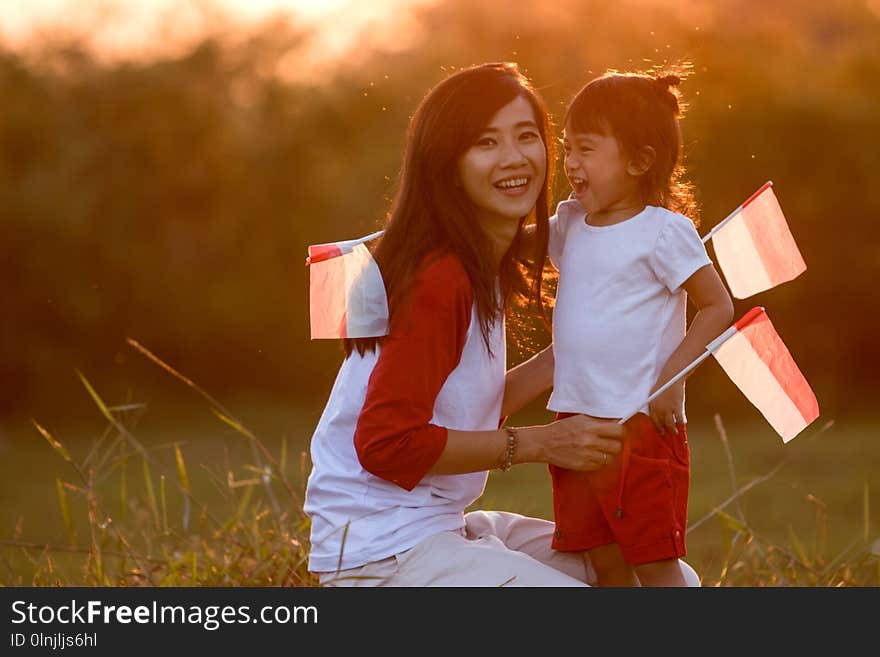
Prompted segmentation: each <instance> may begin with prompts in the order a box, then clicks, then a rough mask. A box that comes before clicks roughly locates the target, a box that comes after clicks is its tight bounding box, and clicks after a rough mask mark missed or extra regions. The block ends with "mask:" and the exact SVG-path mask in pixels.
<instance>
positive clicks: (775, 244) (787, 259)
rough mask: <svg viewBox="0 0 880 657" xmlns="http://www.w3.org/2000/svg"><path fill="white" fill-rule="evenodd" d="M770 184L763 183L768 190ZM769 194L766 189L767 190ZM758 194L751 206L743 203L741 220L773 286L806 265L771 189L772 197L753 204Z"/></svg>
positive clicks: (798, 271) (788, 278)
mask: <svg viewBox="0 0 880 657" xmlns="http://www.w3.org/2000/svg"><path fill="white" fill-rule="evenodd" d="M768 188H769V185H765V186H764V188H763V189H764V190H767V189H768ZM765 193H766V192H765ZM758 196H759V194H755V195H754V196H752V198H750V199H749V202H750V206H748V207H746V206H745V205H744V206H743V209H742V219H743V221H744V222H745V226H746V228H747V229H748V231H749V234H750V235H751V236H752V242H753V243H754V245H755V250H756V251H757V252H758V256H759V257H760V258H761V263H762V264H763V265H764V270H765V271H766V272H767V276H768V277H769V278H770V282H771V283H773V285H778V284H779V283H783V282H785V281H790V280H791V279H792V278H794V277H795V276H797V275H798V274H799V273H800V272H802V271H803V270H804V269H805V268H806V265H805V264H804V261H803V258H802V257H801V255H800V251H798V248H797V244H795V241H794V237H792V235H791V232H790V231H789V230H788V226H787V225H786V222H785V216H784V215H783V214H782V208H781V207H779V201H777V200H776V197H775V196H774V195H773V192H772V191H771V192H769V196H767V197H766V198H764V199H762V200H761V203H759V204H752V203H753V202H754V200H755V199H757V198H758Z"/></svg>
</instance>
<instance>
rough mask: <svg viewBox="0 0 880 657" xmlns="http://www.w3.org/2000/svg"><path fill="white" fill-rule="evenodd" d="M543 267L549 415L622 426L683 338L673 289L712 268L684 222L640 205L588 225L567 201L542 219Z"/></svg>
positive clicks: (680, 304)
mask: <svg viewBox="0 0 880 657" xmlns="http://www.w3.org/2000/svg"><path fill="white" fill-rule="evenodd" d="M550 258H551V260H552V261H553V264H554V265H555V266H556V268H557V269H558V270H559V286H558V288H557V291H556V305H555V308H554V311H553V353H554V356H555V360H556V365H555V370H554V375H553V393H552V395H551V396H550V399H549V401H548V402H547V407H548V408H549V409H550V410H553V411H559V412H568V413H585V414H587V415H592V416H594V417H604V418H619V417H623V415H625V414H627V413H630V412H632V411H633V410H634V409H636V408H638V407H639V406H638V405H639V404H643V402H644V401H645V400H646V399H647V398H648V397H649V395H650V391H651V388H652V387H653V386H654V384H655V383H656V381H657V377H658V376H659V375H660V370H661V369H662V368H663V366H664V365H665V364H666V361H667V360H668V359H669V357H670V356H671V355H672V352H673V351H675V349H676V348H677V347H678V345H679V344H681V341H682V340H683V339H684V336H685V331H686V328H687V327H686V309H687V308H686V306H687V295H686V293H685V292H684V290H682V289H681V285H682V284H683V283H684V282H685V281H686V280H687V279H688V278H690V277H691V275H692V274H693V273H694V272H696V271H697V270H698V269H700V268H701V267H704V266H706V265H709V264H711V260H709V256H708V255H706V249H705V247H704V246H703V243H702V241H701V240H700V236H699V234H698V233H697V230H696V228H694V225H693V223H692V222H691V221H690V220H689V219H688V218H687V217H685V216H683V215H680V214H676V213H674V212H670V211H669V210H666V209H664V208H659V207H654V206H647V207H646V208H645V209H644V210H643V211H642V212H641V213H639V214H637V215H636V216H634V217H631V218H630V219H627V220H626V221H622V222H620V223H617V224H613V225H611V226H591V225H589V224H587V223H586V216H585V213H584V210H583V208H582V207H581V205H580V204H579V203H578V202H577V201H576V200H574V199H570V200H567V201H563V202H562V203H560V204H559V206H558V207H557V211H556V215H555V216H554V217H552V218H551V220H550ZM640 410H642V411H645V412H646V411H647V410H648V406H647V404H643V405H642V407H641V409H640ZM682 410H683V409H682Z"/></svg>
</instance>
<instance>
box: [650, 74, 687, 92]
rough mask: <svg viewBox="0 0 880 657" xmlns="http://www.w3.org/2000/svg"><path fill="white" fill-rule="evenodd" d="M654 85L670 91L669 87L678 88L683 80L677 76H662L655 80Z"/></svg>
mask: <svg viewBox="0 0 880 657" xmlns="http://www.w3.org/2000/svg"><path fill="white" fill-rule="evenodd" d="M654 84H656V85H658V86H660V87H662V88H663V89H664V90H666V89H669V87H677V86H678V85H680V84H681V78H680V77H678V76H677V75H662V76H660V77H659V78H654Z"/></svg>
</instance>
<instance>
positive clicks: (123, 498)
mask: <svg viewBox="0 0 880 657" xmlns="http://www.w3.org/2000/svg"><path fill="white" fill-rule="evenodd" d="M127 465H128V457H127V456H124V457H122V462H121V463H120V464H119V522H120V523H125V517H126V516H125V512H126V508H125V505H126V503H127V502H128V476H127V475H126V471H127V469H128V468H127V467H126V466H127Z"/></svg>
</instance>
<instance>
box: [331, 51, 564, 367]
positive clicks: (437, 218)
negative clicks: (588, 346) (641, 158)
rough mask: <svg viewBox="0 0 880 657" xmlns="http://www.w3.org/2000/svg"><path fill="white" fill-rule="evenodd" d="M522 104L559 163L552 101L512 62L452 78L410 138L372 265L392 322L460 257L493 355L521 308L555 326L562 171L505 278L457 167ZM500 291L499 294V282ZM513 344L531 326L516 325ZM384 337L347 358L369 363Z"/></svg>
mask: <svg viewBox="0 0 880 657" xmlns="http://www.w3.org/2000/svg"><path fill="white" fill-rule="evenodd" d="M518 97H523V98H525V99H526V100H527V101H528V102H529V104H530V105H531V107H532V110H533V111H534V113H535V123H536V124H537V126H538V131H539V132H540V135H541V139H542V140H543V142H544V145H545V147H546V149H547V161H548V163H552V162H553V158H554V157H555V144H554V140H553V139H552V138H550V137H551V135H552V132H551V125H550V117H549V114H548V112H547V109H546V106H545V105H544V102H543V100H542V99H541V98H540V96H538V94H537V93H536V92H535V90H534V88H533V87H532V85H531V83H530V82H529V81H528V79H527V78H526V77H525V76H524V75H523V74H522V73H521V72H520V71H519V69H518V68H517V66H516V64H513V63H494V64H482V65H480V66H474V67H471V68H467V69H463V70H461V71H458V72H457V73H454V74H453V75H451V76H449V77H448V78H446V79H445V80H443V81H442V82H440V83H439V84H437V85H436V86H435V87H434V88H433V89H431V90H430V91H429V92H428V93H427V95H426V96H425V97H424V99H423V100H422V102H421V104H420V105H419V107H418V109H417V110H416V112H415V114H414V115H413V117H412V119H411V121H410V124H409V131H408V133H407V143H406V150H405V152H404V161H403V166H402V168H401V172H400V179H399V188H398V191H397V194H396V197H395V199H394V202H393V204H392V208H391V212H390V214H389V218H388V221H387V225H386V227H385V233H384V234H383V235H382V237H380V238H379V241H378V244H377V245H376V247H375V249H374V252H373V256H374V258H375V260H376V263H377V264H378V265H379V269H380V270H381V272H382V278H383V280H384V281H385V289H386V291H387V293H388V306H389V313H390V314H391V315H392V316H393V315H394V313H395V312H396V311H397V310H398V309H399V308H400V306H401V304H402V303H403V302H404V301H405V300H406V299H407V297H408V294H409V291H410V287H411V285H412V281H413V279H414V277H415V274H416V272H417V270H418V268H419V266H420V265H422V264H423V260H424V259H425V257H426V256H427V255H428V254H430V253H432V252H437V253H449V252H451V253H453V254H454V255H456V256H457V257H458V259H459V260H460V261H461V264H462V266H463V267H464V269H465V271H466V272H467V275H468V278H469V279H470V283H471V286H472V287H473V294H474V301H475V302H476V308H477V318H478V320H479V323H480V329H481V332H482V335H483V339H484V341H485V342H486V346H487V348H488V347H489V332H490V330H491V328H492V326H493V325H494V323H495V322H496V321H499V319H500V315H499V311H500V310H502V309H505V310H511V309H512V308H513V306H515V305H521V306H528V308H529V309H536V310H537V311H538V315H539V316H541V317H542V318H543V319H544V320H545V322H546V315H545V306H544V299H543V296H542V292H541V283H542V275H543V269H544V261H545V259H546V255H547V242H548V236H549V225H548V217H549V215H550V202H551V198H550V194H549V193H548V189H549V188H551V187H552V180H551V178H552V173H551V172H552V171H553V167H552V166H550V165H548V166H547V175H546V178H545V180H544V181H543V182H542V186H541V192H540V194H539V196H538V201H537V204H536V206H535V209H534V210H533V212H532V213H531V215H530V216H529V217H523V219H522V222H521V226H520V228H521V229H520V231H519V232H518V233H517V236H516V238H514V240H513V243H512V244H511V246H510V248H509V249H508V251H507V253H506V254H505V255H504V257H503V259H502V261H501V266H500V271H499V270H498V269H496V268H495V265H494V264H493V257H492V253H493V251H492V246H491V244H490V242H489V238H488V236H487V235H486V234H485V233H484V231H483V229H482V228H481V226H480V223H479V222H478V221H477V220H476V219H475V209H474V206H473V203H472V202H471V200H470V199H469V198H468V196H467V195H466V194H465V192H464V190H463V189H462V187H461V186H460V185H457V184H456V176H457V169H458V162H459V160H460V159H461V157H462V156H463V155H464V153H465V152H466V151H467V150H468V149H469V148H471V146H473V145H474V143H475V142H476V141H477V139H478V138H479V136H480V135H481V134H482V132H483V131H484V130H485V128H486V126H487V125H488V124H489V121H490V119H491V118H492V117H493V116H494V115H495V114H496V113H497V112H498V111H499V110H500V109H501V108H503V107H504V106H505V105H507V104H509V103H510V102H511V101H513V100H515V99H516V98H518ZM530 221H534V223H535V224H536V226H535V235H534V239H531V240H526V239H524V236H523V231H522V224H524V223H526V222H530ZM497 278H500V285H499V286H498V288H497V289H496V279H497ZM511 318H512V319H513V320H514V321H513V322H512V328H513V329H514V336H516V335H517V332H518V331H519V332H521V331H522V328H523V325H524V322H522V321H520V322H517V321H516V320H517V317H516V316H512V317H511ZM380 341H381V338H357V339H349V340H346V341H345V343H344V346H345V353H346V356H349V355H351V352H352V351H353V350H355V349H356V350H357V351H358V353H360V354H361V355H363V354H364V353H365V352H366V351H367V350H373V349H375V347H376V345H377V344H379V343H380Z"/></svg>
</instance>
